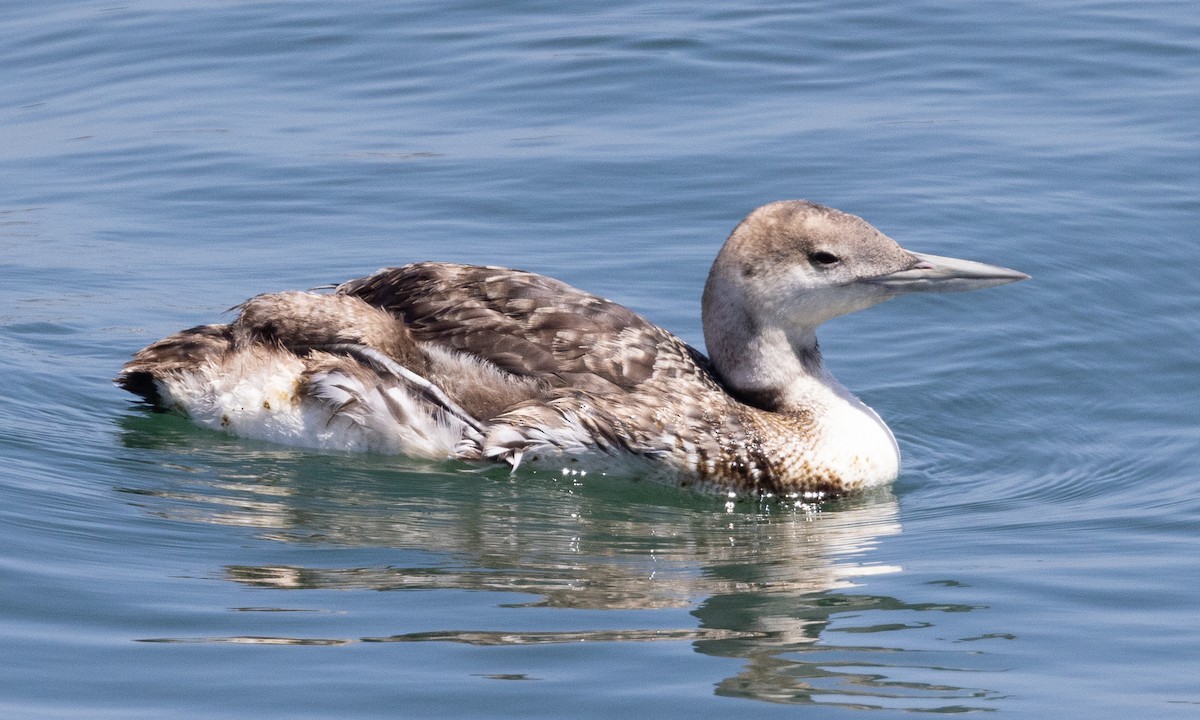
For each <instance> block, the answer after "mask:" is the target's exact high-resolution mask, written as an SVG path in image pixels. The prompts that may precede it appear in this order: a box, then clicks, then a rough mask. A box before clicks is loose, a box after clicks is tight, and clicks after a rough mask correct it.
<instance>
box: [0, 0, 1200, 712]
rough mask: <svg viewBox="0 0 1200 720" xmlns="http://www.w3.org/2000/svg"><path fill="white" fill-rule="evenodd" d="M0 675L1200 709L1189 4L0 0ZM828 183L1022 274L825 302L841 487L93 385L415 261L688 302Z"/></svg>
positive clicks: (652, 312)
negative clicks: (745, 238)
mask: <svg viewBox="0 0 1200 720" xmlns="http://www.w3.org/2000/svg"><path fill="white" fill-rule="evenodd" d="M0 32H2V34H3V37H5V38H6V40H5V42H4V43H3V44H0V88H2V89H3V92H2V93H0V138H2V139H3V142H2V143H0V177H3V179H4V181H3V182H0V250H2V251H3V252H2V253H0V368H3V372H4V379H5V382H4V383H2V384H0V715H3V716H5V717H14V718H18V717H19V718H64V717H87V718H101V717H114V718H116V717H119V718H133V717H164V716H170V717H177V718H206V719H207V718H223V717H229V718H235V717H236V718H241V717H249V716H253V717H261V718H273V717H279V718H303V717H314V718H315V717H334V716H336V717H346V716H350V717H421V718H437V717H453V718H465V717H484V716H486V717H521V718H537V717H564V716H570V717H575V718H592V717H595V718H608V717H614V716H618V715H620V714H625V715H629V716H637V717H643V716H644V717H669V718H675V717H680V718H682V717H688V718H703V717H730V716H735V715H736V716H740V717H747V716H748V717H797V716H799V717H812V718H842V717H862V716H864V715H870V716H872V717H890V716H893V715H895V716H899V715H908V714H911V711H928V712H989V711H998V712H1001V713H1006V714H1009V715H1012V716H1015V717H1055V718H1088V719H1089V720H1091V719H1094V718H1129V717H1155V718H1192V717H1195V716H1196V714H1197V712H1198V711H1200V688H1198V687H1197V684H1196V680H1195V678H1196V677H1197V676H1200V620H1198V617H1200V616H1198V614H1197V612H1196V610H1197V605H1198V603H1197V591H1196V587H1197V580H1198V579H1200V552H1197V550H1198V549H1200V540H1198V532H1197V531H1198V527H1197V521H1196V517H1197V514H1198V511H1200V488H1198V487H1197V484H1198V483H1197V481H1198V480H1200V460H1198V459H1197V458H1200V412H1198V408H1200V402H1198V400H1200V372H1198V371H1200V363H1198V361H1197V341H1198V338H1200V312H1198V310H1200V307H1198V305H1197V303H1198V300H1197V298H1198V297H1200V293H1198V291H1200V281H1198V280H1197V276H1196V272H1197V271H1196V268H1197V267H1200V243H1198V242H1197V233H1196V227H1197V223H1196V219H1197V217H1198V215H1200V200H1198V199H1197V189H1198V188H1200V130H1198V128H1200V125H1197V123H1196V118H1197V117H1200V91H1198V90H1197V88H1200V21H1198V20H1197V19H1196V14H1195V12H1194V8H1193V7H1192V6H1191V5H1189V4H1187V3H1181V2H1108V3H1102V2H1052V3H1029V2H1002V3H935V2H925V3H922V2H916V3H903V4H895V3H872V2H856V3H849V4H847V3H834V2H827V1H818V2H810V3H801V4H795V3H777V4H774V3H758V4H750V5H743V6H739V7H726V8H719V7H716V6H712V5H706V4H702V3H688V2H682V1H679V2H661V3H632V2H625V3H614V4H610V5H606V6H603V7H600V6H596V7H592V6H588V7H584V6H575V5H572V6H567V5H558V4H553V3H525V2H518V3H506V4H502V5H494V4H490V3H466V2H463V3H454V2H447V3H396V4H388V3H369V2H360V1H358V0H350V1H349V2H343V3H337V4H332V5H330V4H321V3H311V2H288V3H281V2H236V3H235V2H225V1H216V0H196V1H194V2H183V1H180V2H164V3H146V2H132V3H126V4H124V5H117V4H111V3H96V2H88V1H86V0H85V1H83V2H27V1H25V0H18V1H17V2H9V3H7V4H6V5H5V6H4V8H3V9H2V10H0ZM791 197H805V198H808V199H811V200H815V201H819V202H823V203H827V204H830V205H833V206H835V207H839V208H842V209H844V210H847V211H850V212H853V213H856V214H859V215H862V216H863V217H865V218H867V219H868V220H869V221H871V222H872V223H874V224H876V225H877V226H878V227H880V228H881V229H882V230H883V231H884V232H886V233H888V234H889V235H891V236H892V237H894V238H896V239H897V240H899V241H900V242H901V243H902V244H904V245H906V246H907V247H910V248H912V249H915V250H920V251H926V252H933V253H937V254H942V255H952V256H960V257H971V258H975V259H979V260H984V261H989V262H995V263H999V264H1002V265H1007V266H1010V267H1015V268H1018V269H1021V270H1024V271H1026V272H1029V273H1030V274H1032V275H1033V280H1032V281H1030V282H1026V283H1021V284H1019V285H1015V286H1012V287H1008V288H1002V289H998V290H992V291H987V292H981V293H971V294H965V295H956V296H942V297H920V298H907V299H904V300H900V301H897V302H894V303H889V304H887V305H884V306H880V307H878V308H874V309H872V310H870V311H868V312H866V313H862V314H860V315H855V316H851V317H847V318H843V319H839V320H837V321H835V322H833V323H831V324H829V325H828V326H827V327H825V328H824V333H823V334H822V335H821V339H822V347H823V350H824V352H825V356H826V360H827V362H828V363H829V365H830V367H831V368H832V370H833V371H834V372H835V373H836V374H837V375H838V377H839V378H840V379H841V380H842V381H843V382H844V383H845V384H847V385H848V386H849V387H850V388H852V389H853V390H855V391H856V392H857V393H859V394H860V395H861V396H862V397H863V399H864V400H865V401H866V402H868V403H869V404H870V405H872V406H873V407H875V408H876V409H877V410H878V411H879V412H880V414H881V415H882V416H883V417H884V418H885V419H886V420H887V421H888V423H889V424H890V425H891V426H892V428H893V430H894V431H895V432H896V435H897V438H898V440H899V442H900V445H901V448H902V451H903V453H904V458H905V467H904V471H903V474H902V476H901V477H900V479H899V480H898V481H897V482H896V483H895V485H894V487H893V488H891V489H889V490H886V491H882V492H879V493H876V494H873V495H870V496H867V497H861V498H854V499H850V500H845V501H841V502H838V503H834V504H830V505H827V506H824V507H821V508H802V509H797V508H791V507H785V506H782V505H778V504H773V503H758V502H742V503H735V504H733V505H727V504H726V501H725V500H724V499H715V498H706V497H697V496H693V495H688V494H684V493H680V492H678V491H674V490H670V489H665V488H658V487H651V486H646V485H643V484H638V483H634V482H627V481H619V480H617V481H614V480H599V481H598V480H595V479H590V478H589V479H585V480H584V481H581V480H580V479H578V478H560V477H552V476H537V477H532V478H531V477H522V478H512V477H509V476H507V475H505V474H504V473H496V472H478V471H477V470H476V469H473V468H469V467H465V466H457V465H438V464H429V463H421V462H416V461H412V460H405V459H402V458H384V457H373V456H343V455H334V454H318V453H311V452H303V451H297V450H293V449H288V448H280V447H275V446H271V445H267V444H261V443H252V442H245V441H240V440H236V439H233V438H229V437H225V436H222V435H218V434H214V433H209V432H206V431H202V430H199V429H196V428H194V427H192V426H191V425H189V424H188V423H187V422H185V421H183V420H181V419H179V418H175V417H171V416H164V415H154V414H151V413H149V412H147V411H146V410H145V409H144V408H142V407H141V406H139V405H137V404H136V403H134V402H133V400H132V398H131V397H129V396H127V395H126V394H124V393H122V392H120V391H119V390H117V389H116V388H114V387H113V386H112V385H111V384H110V379H111V377H112V376H113V375H114V374H115V373H116V371H117V370H118V369H119V367H120V365H121V364H122V363H123V362H124V360H125V359H126V358H127V357H128V356H129V354H130V353H132V352H133V351H134V350H136V349H137V348H139V347H141V346H142V345H144V344H146V343H147V342H150V341H151V340H154V339H156V338H158V337H160V336H162V335H164V334H166V333H169V332H172V331H174V330H177V329H180V328H183V327H187V326H190V325H195V324H198V323H203V322H212V321H215V320H217V319H219V318H220V317H221V313H222V312H223V311H224V310H225V309H226V308H229V307H230V306H232V305H235V304H236V303H238V302H240V301H241V300H243V299H245V298H247V297H249V296H251V295H253V294H256V293H259V292H263V291H269V290H278V289H285V288H305V287H311V286H315V285H320V284H325V283H329V282H336V281H340V280H343V279H347V278H350V277H356V276H360V275H362V274H365V273H367V272H370V271H372V270H374V269H376V268H378V267H380V266H384V265H392V264H399V263H403V262H407V261H412V260H419V259H439V260H457V261H468V262H481V263H498V264H505V265H510V266H516V267H523V268H527V269H531V270H536V271H539V272H544V273H547V274H551V275H554V276H556V277H560V278H562V279H564V280H566V281H568V282H570V283H572V284H574V285H577V286H580V287H583V288H586V289H588V290H590V291H593V292H596V293H599V294H602V295H605V296H607V297H610V298H612V299H614V300H617V301H620V302H622V303H624V304H627V305H629V306H631V307H634V308H635V309H637V310H639V311H640V312H642V313H644V314H646V315H647V316H649V317H650V318H651V319H653V320H654V321H655V322H658V323H660V324H662V325H664V326H666V327H669V328H670V329H672V330H674V331H675V332H677V333H678V334H679V335H681V336H682V337H684V338H685V339H686V340H688V341H689V342H692V343H694V344H697V345H700V344H701V343H702V338H701V333H700V323H699V294H700V289H701V286H702V283H703V279H704V276H705V273H706V272H707V269H708V264H709V262H710V261H711V259H712V257H713V255H714V254H715V252H716V249H717V248H718V247H719V244H720V242H721V241H722V240H723V239H724V237H725V235H726V234H727V233H728V232H729V230H730V229H731V228H732V226H733V225H734V224H735V223H736V222H737V221H738V220H739V219H740V218H741V217H742V216H743V215H744V214H745V213H746V212H747V211H748V210H750V209H751V208H753V207H755V206H757V205H759V204H762V203H764V202H767V201H770V200H775V199H781V198H791Z"/></svg>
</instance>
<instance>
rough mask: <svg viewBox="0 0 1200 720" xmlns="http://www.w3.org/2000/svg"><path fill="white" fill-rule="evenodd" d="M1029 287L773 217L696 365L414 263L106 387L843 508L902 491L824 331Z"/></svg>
mask: <svg viewBox="0 0 1200 720" xmlns="http://www.w3.org/2000/svg"><path fill="white" fill-rule="evenodd" d="M1027 277H1028V276H1027V275H1025V274H1024V273H1020V272H1017V271H1015V270H1009V269H1007V268H1002V267H998V266H994V265H987V264H983V263H979V262H973V261H969V260H958V259H954V258H945V257H938V256H936V255H928V254H923V253H917V252H911V251H909V250H905V249H904V248H902V247H901V246H900V245H899V244H897V243H896V242H895V241H894V240H892V239H891V238H889V237H887V236H886V235H884V234H883V233H882V232H880V231H879V230H877V229H875V228H874V227H873V226H872V225H870V224H869V223H867V222H866V221H865V220H863V219H862V218H859V217H857V216H855V215H851V214H848V213H844V212H841V211H838V210H834V209H832V208H829V207H825V206H822V205H818V204H815V203H811V202H806V201H801V200H794V201H781V202H775V203H771V204H769V205H765V206H763V207H760V208H758V209H756V210H754V211H753V212H751V213H750V214H749V215H748V216H747V217H746V218H745V219H744V220H742V222H741V223H740V224H738V225H737V227H736V228H734V230H733V232H732V234H731V235H730V236H729V238H728V240H726V242H725V244H724V246H723V247H722V248H721V250H720V252H719V253H718V255H717V258H716V261H715V262H714V263H713V266H712V269H711V271H710V273H709V275H708V280H707V282H706V284H705V287H704V293H703V298H702V320H703V327H704V339H705V344H706V345H707V349H708V352H709V355H708V356H707V357H706V356H705V355H704V354H702V353H701V352H700V351H699V350H697V349H695V348H693V347H691V346H689V345H688V344H687V343H685V342H683V341H682V340H681V339H679V338H678V337H676V336H675V335H673V334H672V333H670V332H668V331H667V330H664V329H662V328H660V327H658V326H656V325H654V324H653V323H651V322H650V321H648V320H647V319H646V318H644V317H642V316H641V315H638V314H637V313H635V312H633V311H632V310H629V309H628V308H625V307H623V306H621V305H618V304H616V303H614V302H611V301H609V300H606V299H604V298H601V297H597V296H596V295H592V294H589V293H587V292H584V291H582V290H577V289H575V288H573V287H571V286H569V285H567V284H566V283H563V282H561V281H558V280H554V279H552V278H548V277H545V276H542V275H536V274H533V273H529V272H524V271H520V270H511V269H508V268H502V267H482V266H473V265H458V264H451V263H441V262H419V263H414V264H410V265H405V266H403V267H392V268H385V269H382V270H379V271H378V272H376V273H374V274H372V275H369V276H367V277H363V278H360V279H357V280H350V281H348V282H344V283H342V284H341V285H338V286H336V288H335V289H334V290H333V292H330V293H322V292H313V291H309V292H299V291H292V292H280V293H271V294H264V295H259V296H257V297H254V298H251V299H250V300H247V301H246V302H245V303H243V304H242V305H240V306H238V308H237V309H238V311H239V312H238V315H237V317H236V318H235V319H234V320H233V321H232V322H230V323H228V324H218V325H203V326H199V327H194V328H191V329H189V330H184V331H182V332H179V333H176V334H174V335H171V336H169V337H166V338H164V339H162V340H159V341H158V342H155V343H153V344H151V345H149V346H148V347H146V348H144V349H143V350H141V351H140V352H138V353H137V354H136V355H134V357H133V359H132V360H131V361H129V362H128V363H127V364H126V365H125V366H124V368H123V369H122V371H121V373H120V375H119V376H118V377H117V378H116V383H117V384H118V385H120V386H121V387H124V388H125V389H127V390H129V391H131V392H134V393H136V394H139V395H141V396H142V397H143V398H144V399H146V400H147V401H149V402H150V403H152V404H153V405H154V406H155V407H157V408H158V409H162V410H173V411H177V412H181V413H183V414H184V415H186V416H188V417H190V418H191V419H192V420H193V421H195V422H196V423H198V424H199V425H202V426H204V427H209V428H214V429H222V430H225V431H227V432H231V433H233V434H235V435H238V436H243V437H247V438H258V439H264V440H270V441H276V442H281V443H287V444H291V445H300V446H308V447H315V448H319V449H327V450H352V451H373V452H382V453H397V454H408V455H411V456H418V457H426V458H439V459H444V458H457V459H461V460H468V461H485V462H494V463H503V464H507V465H508V466H510V467H511V468H512V469H513V470H515V469H517V468H518V467H522V468H524V467H531V468H535V469H537V468H542V469H548V470H552V471H555V472H557V471H560V470H561V471H565V472H569V473H587V472H590V473H597V472H599V473H609V474H616V475H622V476H634V477H643V478H648V479H652V480H657V481H663V482H668V483H673V484H676V485H679V486H683V487H692V488H696V489H700V490H708V491H729V492H734V493H744V494H753V495H783V496H804V497H812V496H814V495H816V496H824V495H829V494H842V493H848V492H854V491H858V490H862V489H865V488H868V487H872V486H876V485H880V484H885V483H888V482H890V481H892V480H893V479H895V477H896V476H897V475H898V473H899V468H900V453H899V449H898V447H897V445H896V441H895V439H894V437H893V436H892V433H891V431H890V430H889V429H888V427H887V425H885V424H884V422H883V421H882V420H881V419H880V417H879V416H878V415H877V414H876V413H875V412H874V411H873V410H871V408H869V407H867V406H866V405H865V404H864V403H863V402H861V401H860V400H859V399H858V398H856V397H855V396H854V395H853V394H852V393H851V392H850V391H849V390H847V389H846V388H845V387H843V386H842V385H841V384H840V383H839V382H838V381H837V380H836V379H834V377H833V376H832V375H831V374H830V373H829V372H828V371H827V370H826V369H825V366H824V364H823V363H822V359H821V353H820V350H819V347H818V344H817V337H816V328H817V326H819V325H820V324H821V323H823V322H825V321H826V320H829V319H831V318H834V317H837V316H839V315H843V314H846V313H850V312H854V311H856V310H862V309H864V308H867V307H870V306H872V305H875V304H878V303H880V302H883V301H885V300H888V299H890V298H893V297H896V296H897V295H902V294H906V293H912V292H927V291H935V292H936V291H958V290H971V289H977V288H985V287H991V286H995V285H1002V284H1005V283H1010V282H1014V281H1017V280H1022V279H1025V278H1027Z"/></svg>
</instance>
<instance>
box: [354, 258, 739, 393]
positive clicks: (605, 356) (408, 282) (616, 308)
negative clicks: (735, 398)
mask: <svg viewBox="0 0 1200 720" xmlns="http://www.w3.org/2000/svg"><path fill="white" fill-rule="evenodd" d="M338 292H339V293H342V294H346V295H352V296H355V297H358V298H361V299H362V300H364V301H366V302H367V303H369V304H371V305H375V306H377V307H380V308H383V309H385V310H387V311H388V312H390V313H392V314H394V315H395V316H397V317H398V318H400V319H401V320H402V321H403V323H404V324H405V325H406V326H407V328H408V329H409V331H410V332H411V333H412V334H413V337H415V338H416V339H417V340H418V341H430V342H436V343H438V344H439V345H442V346H446V347H450V348H453V349H454V350H457V351H460V352H464V353H468V354H471V355H474V356H477V357H480V358H483V359H485V360H487V361H489V362H491V363H493V364H495V365H496V366H497V367H499V368H501V369H503V370H505V371H507V372H511V373H514V374H516V375H520V376H527V377H532V378H536V379H538V380H539V381H540V382H544V383H547V384H548V385H549V386H551V387H558V388H575V389H579V390H584V391H587V392H595V393H614V392H628V391H630V390H633V389H635V388H637V387H638V386H640V385H642V384H643V383H646V382H647V381H651V382H662V381H667V380H668V379H669V378H671V377H677V376H678V375H679V374H680V373H686V374H689V375H696V374H699V375H702V376H704V377H705V378H706V379H707V380H708V381H709V382H711V383H712V386H713V387H717V384H716V381H715V380H713V379H712V375H711V371H710V369H709V364H708V360H707V358H705V357H704V356H703V355H701V354H700V353H699V352H697V351H696V350H695V349H693V348H691V347H690V346H688V345H687V344H686V343H684V342H683V341H682V340H680V339H679V338H677V337H675V336H674V335H672V334H671V333H669V332H667V331H665V330H663V329H661V328H659V327H657V326H655V325H653V324H651V323H650V322H649V321H647V320H646V319H645V318H643V317H642V316H640V315H638V314H637V313H635V312H633V311H632V310H629V309H628V308H625V307H622V306H620V305H617V304H616V303H613V302H610V301H608V300H605V299H603V298H600V297H597V296H595V295H591V294H588V293H585V292H581V291H580V290H577V289H575V288H573V287H571V286H570V285H567V284H566V283H563V282H560V281H558V280H554V279H552V278H548V277H544V276H541V275H535V274H533V273H528V272H523V271H516V270H509V269H506V268H496V267H480V266H469V265H453V264H449V263H432V262H429V263H416V264H413V265H406V266H404V267H398V268H387V269H384V270H380V271H379V272H377V273H375V274H374V275H370V276H368V277H365V278H361V279H359V280H351V281H349V282H347V283H344V284H342V285H341V286H339V287H338ZM693 382H694V378H693Z"/></svg>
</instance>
